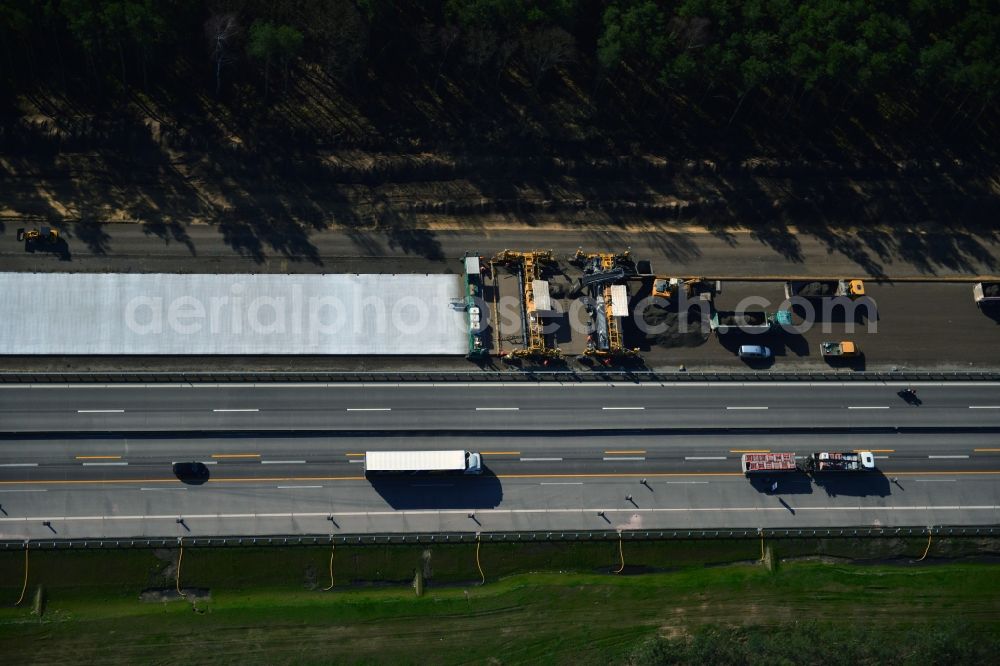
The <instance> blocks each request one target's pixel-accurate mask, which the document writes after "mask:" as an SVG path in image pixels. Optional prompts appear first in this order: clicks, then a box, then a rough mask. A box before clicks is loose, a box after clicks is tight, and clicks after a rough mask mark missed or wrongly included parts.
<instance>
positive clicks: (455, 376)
mask: <svg viewBox="0 0 1000 666" xmlns="http://www.w3.org/2000/svg"><path fill="white" fill-rule="evenodd" d="M730 381H731V382H760V383H767V382H822V381H836V382H926V381H983V382H987V381H989V382H993V381H1000V372H972V371H970V372H933V371H905V370H899V371H894V372H684V371H670V372H660V371H654V370H595V371H575V370H518V371H488V370H484V371H472V372H468V371H455V372H447V371H436V372H426V371H399V372H0V384H76V383H80V384H82V383H88V384H118V383H140V384H156V383H162V384H200V383H227V382H230V383H295V382H303V383H305V382H314V383H339V382H345V383H347V382H396V383H399V382H483V383H489V382H551V383H559V382H635V383H643V382H730Z"/></svg>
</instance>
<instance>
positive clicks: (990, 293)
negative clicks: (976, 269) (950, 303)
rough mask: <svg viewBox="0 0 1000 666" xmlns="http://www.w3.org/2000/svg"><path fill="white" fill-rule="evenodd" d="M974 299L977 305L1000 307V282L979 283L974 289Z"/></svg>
mask: <svg viewBox="0 0 1000 666" xmlns="http://www.w3.org/2000/svg"><path fill="white" fill-rule="evenodd" d="M972 298H973V300H974V301H975V302H976V305H977V306H979V307H983V306H984V305H992V306H996V305H1000V282H977V283H976V284H975V285H974V286H973V287H972Z"/></svg>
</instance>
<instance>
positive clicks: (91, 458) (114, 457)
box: [76, 456, 122, 460]
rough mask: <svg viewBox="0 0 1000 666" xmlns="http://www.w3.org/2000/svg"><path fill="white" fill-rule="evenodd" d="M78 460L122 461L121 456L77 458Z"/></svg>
mask: <svg viewBox="0 0 1000 666" xmlns="http://www.w3.org/2000/svg"><path fill="white" fill-rule="evenodd" d="M76 459H77V460H121V459H122V457H121V456H77V457H76Z"/></svg>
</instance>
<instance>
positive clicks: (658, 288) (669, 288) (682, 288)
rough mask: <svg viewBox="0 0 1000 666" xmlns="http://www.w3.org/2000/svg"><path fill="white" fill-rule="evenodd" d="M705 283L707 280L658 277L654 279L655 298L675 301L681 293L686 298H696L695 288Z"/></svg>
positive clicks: (653, 294)
mask: <svg viewBox="0 0 1000 666" xmlns="http://www.w3.org/2000/svg"><path fill="white" fill-rule="evenodd" d="M703 282H705V278H700V277H696V278H688V279H684V278H672V277H666V276H665V275H657V276H656V277H654V278H653V293H652V296H653V298H664V299H666V300H668V301H669V300H671V299H674V298H676V297H677V296H678V294H680V293H681V292H683V293H684V295H685V296H688V297H691V296H694V291H695V287H696V286H698V285H700V284H702V283H703Z"/></svg>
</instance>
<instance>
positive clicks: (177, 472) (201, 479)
mask: <svg viewBox="0 0 1000 666" xmlns="http://www.w3.org/2000/svg"><path fill="white" fill-rule="evenodd" d="M174 476H176V477H177V478H178V479H180V480H181V482H183V483H188V484H191V485H201V484H203V483H205V482H206V481H208V476H209V473H208V465H206V464H205V463H201V462H175V463H174Z"/></svg>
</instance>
